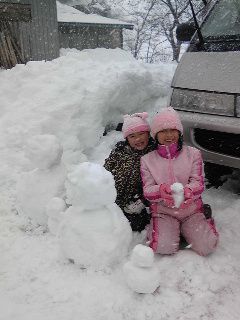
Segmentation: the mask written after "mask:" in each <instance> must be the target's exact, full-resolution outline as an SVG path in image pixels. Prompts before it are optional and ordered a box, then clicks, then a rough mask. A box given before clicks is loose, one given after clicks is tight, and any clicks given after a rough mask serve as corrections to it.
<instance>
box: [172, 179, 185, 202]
mask: <svg viewBox="0 0 240 320" xmlns="http://www.w3.org/2000/svg"><path fill="white" fill-rule="evenodd" d="M170 188H171V190H172V196H173V200H174V205H175V207H176V208H179V207H180V205H181V203H182V202H183V200H184V187H183V185H182V184H181V183H180V182H175V183H173V184H172V185H171V187H170Z"/></svg>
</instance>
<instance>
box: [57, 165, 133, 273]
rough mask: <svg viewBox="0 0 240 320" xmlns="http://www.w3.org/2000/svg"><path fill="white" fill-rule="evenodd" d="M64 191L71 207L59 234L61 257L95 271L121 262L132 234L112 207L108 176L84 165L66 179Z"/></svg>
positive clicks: (97, 167) (111, 181) (98, 168)
mask: <svg viewBox="0 0 240 320" xmlns="http://www.w3.org/2000/svg"><path fill="white" fill-rule="evenodd" d="M66 190H67V196H68V202H70V203H71V204H72V206H71V207H69V208H68V209H67V211H66V213H65V215H64V219H63V221H62V223H61V225H60V230H59V234H58V236H59V241H60V247H61V252H62V254H63V256H64V257H65V258H67V259H70V260H73V261H74V262H75V263H76V264H79V265H81V266H82V267H85V268H86V267H89V266H90V267H93V268H94V269H96V270H98V269H104V268H107V267H112V266H114V265H116V264H117V263H119V262H120V261H122V259H123V258H124V257H125V256H126V255H127V253H128V248H129V245H130V242H131V239H132V230H131V228H130V225H129V223H128V221H127V219H126V218H125V216H124V215H123V213H122V211H121V209H120V208H119V207H118V206H117V205H116V204H115V203H114V202H115V199H116V191H115V187H114V179H113V176H112V175H111V173H110V172H108V171H107V170H106V169H105V168H103V167H102V166H101V165H99V164H94V163H90V162H84V163H82V164H80V165H79V166H77V167H76V168H75V170H74V171H73V172H72V173H71V174H69V175H68V179H67V182H66Z"/></svg>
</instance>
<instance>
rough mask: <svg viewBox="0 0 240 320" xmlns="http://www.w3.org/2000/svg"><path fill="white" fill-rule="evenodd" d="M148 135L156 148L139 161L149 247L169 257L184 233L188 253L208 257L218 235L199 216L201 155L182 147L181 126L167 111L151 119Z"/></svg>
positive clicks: (210, 225)
mask: <svg viewBox="0 0 240 320" xmlns="http://www.w3.org/2000/svg"><path fill="white" fill-rule="evenodd" d="M151 133H152V136H153V138H155V139H156V141H157V142H158V147H157V149H156V150H154V151H152V152H150V153H148V154H147V155H144V156H143V157H142V158H141V176H142V182H143V192H144V196H145V198H146V199H147V200H149V201H150V203H151V223H150V227H149V230H148V237H149V241H150V246H151V248H152V249H153V250H154V252H156V253H161V254H173V253H175V252H177V251H178V249H179V239H180V235H181V234H182V235H183V237H184V238H185V239H186V241H187V242H188V244H189V246H190V247H191V248H192V250H194V251H195V252H196V253H198V254H199V255H202V256H206V255H208V254H210V253H211V252H213V251H214V250H215V248H216V246H217V243H218V233H217V231H216V228H215V225H214V221H213V219H206V217H205V215H204V213H203V202H202V198H201V195H202V192H203V191H204V170H203V161H202V156H201V152H200V151H199V150H198V149H196V148H193V147H189V146H185V145H183V127H182V123H181V121H180V118H179V116H178V114H177V112H176V111H175V110H174V109H173V108H171V107H169V108H166V109H164V110H162V111H161V112H160V113H158V114H157V115H156V116H155V118H154V119H153V122H152V125H151ZM176 183H178V184H181V185H182V188H183V201H182V203H181V204H180V205H179V206H177V205H176V204H175V203H174V194H173V184H176Z"/></svg>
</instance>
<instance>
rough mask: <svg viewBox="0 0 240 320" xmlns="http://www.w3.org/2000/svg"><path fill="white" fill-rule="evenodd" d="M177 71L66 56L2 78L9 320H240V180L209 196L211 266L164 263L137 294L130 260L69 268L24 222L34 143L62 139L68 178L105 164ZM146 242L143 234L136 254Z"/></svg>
mask: <svg viewBox="0 0 240 320" xmlns="http://www.w3.org/2000/svg"><path fill="white" fill-rule="evenodd" d="M174 69H175V65H173V64H169V65H164V64H163V65H145V64H142V63H140V62H138V61H135V60H134V59H133V58H132V57H131V56H130V55H129V54H127V53H125V52H123V51H121V50H120V49H116V50H106V49H96V50H86V51H83V52H78V51H76V50H70V51H69V50H64V51H63V52H62V56H61V57H60V58H58V59H56V60H54V61H52V62H30V63H28V64H27V65H26V66H21V65H18V66H16V67H15V68H13V69H12V70H7V71H2V70H1V71H0V111H1V116H0V220H1V221H0V308H1V309H0V310H1V312H0V319H1V320H2V319H4V320H10V319H11V320H14V319H16V320H28V319H29V320H30V319H31V320H35V319H41V320H42V319H45V320H57V319H58V320H61V319H62V320H66V319H71V320H75V319H76V320H77V319H84V320H93V319H98V320H101V319H102V320H103V319H104V320H108V319H109V320H112V319H116V320H135V319H136V320H158V319H164V320H167V319H171V320H177V319H178V320H198V319H201V320H209V319H210V320H235V319H238V317H239V314H240V286H239V283H240V268H239V263H240V251H239V242H240V232H239V230H240V219H239V212H240V198H239V194H237V193H238V192H239V189H240V187H239V179H240V178H239V176H237V175H236V177H234V176H232V177H231V178H229V179H228V180H227V182H226V183H225V184H224V185H223V186H222V187H221V188H219V189H214V188H211V189H208V190H207V191H206V192H205V194H204V201H205V202H208V203H210V204H211V205H212V208H213V212H214V217H215V220H216V224H217V227H218V229H219V232H220V243H219V247H218V249H217V251H216V252H215V253H214V254H212V255H211V256H209V257H207V258H203V257H200V256H197V255H196V254H195V253H193V252H192V251H191V250H188V249H187V250H182V251H179V252H178V253H177V254H176V255H174V256H164V257H160V256H158V257H156V258H155V259H156V261H155V263H156V264H157V266H158V268H159V275H160V287H159V289H157V291H156V292H154V293H153V294H137V293H134V292H132V291H131V290H130V289H129V288H128V287H127V285H126V281H125V278H124V274H123V268H122V267H123V265H124V263H125V262H126V260H127V259H128V258H127V257H126V259H123V261H122V262H121V263H119V264H118V265H117V266H115V267H114V268H107V269H105V270H104V271H103V270H99V271H96V270H95V269H93V268H87V269H85V268H84V269H83V268H80V267H79V266H78V265H76V264H73V263H70V262H66V261H65V260H63V259H62V257H61V255H60V254H59V243H58V240H57V239H56V238H55V237H54V236H53V235H52V234H50V233H49V232H44V228H41V227H38V228H34V227H31V226H30V225H29V224H27V223H26V220H25V219H23V217H21V216H19V215H17V214H16V209H15V199H16V182H17V180H18V179H19V177H20V176H21V174H22V173H23V172H24V171H30V170H32V169H33V164H32V163H31V162H30V161H29V160H28V159H27V158H26V157H25V153H24V148H25V145H26V143H27V141H28V139H29V138H31V137H32V136H33V135H36V134H37V135H38V134H53V135H55V136H57V138H58V139H59V140H60V141H61V143H62V145H63V162H64V165H65V166H66V168H67V170H68V171H72V170H73V168H74V167H75V166H76V164H77V163H79V162H83V161H86V160H88V161H95V162H98V163H103V160H104V158H105V157H106V156H107V155H108V153H109V151H110V149H111V148H112V146H113V145H114V144H115V142H116V141H118V140H119V139H121V134H120V133H117V132H114V131H112V132H109V133H108V134H107V135H106V136H103V135H102V134H103V132H104V129H105V127H106V126H107V127H108V128H111V126H113V125H116V124H117V123H118V122H119V121H121V119H122V115H123V114H125V113H132V112H135V111H149V113H150V116H152V115H153V114H154V113H155V112H156V111H157V110H158V109H160V108H161V107H163V106H164V105H165V104H166V101H167V97H168V94H169V87H170V81H171V78H172V75H173V72H174ZM141 239H142V235H136V234H135V235H134V239H133V243H132V247H133V245H134V244H136V243H138V242H140V241H141Z"/></svg>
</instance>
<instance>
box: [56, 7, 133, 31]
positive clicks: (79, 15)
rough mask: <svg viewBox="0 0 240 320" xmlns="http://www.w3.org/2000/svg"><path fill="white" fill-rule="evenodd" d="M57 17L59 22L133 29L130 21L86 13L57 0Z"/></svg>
mask: <svg viewBox="0 0 240 320" xmlns="http://www.w3.org/2000/svg"><path fill="white" fill-rule="evenodd" d="M57 17H58V22H60V23H74V24H76V23H80V24H84V25H96V24H97V25H103V26H104V25H113V26H114V27H119V28H126V29H133V25H132V24H131V23H127V22H123V21H120V20H117V19H110V18H106V17H102V16H99V15H97V14H86V13H83V12H81V11H80V10H77V9H75V8H73V7H70V6H68V5H65V4H62V3H60V2H59V1H57Z"/></svg>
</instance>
